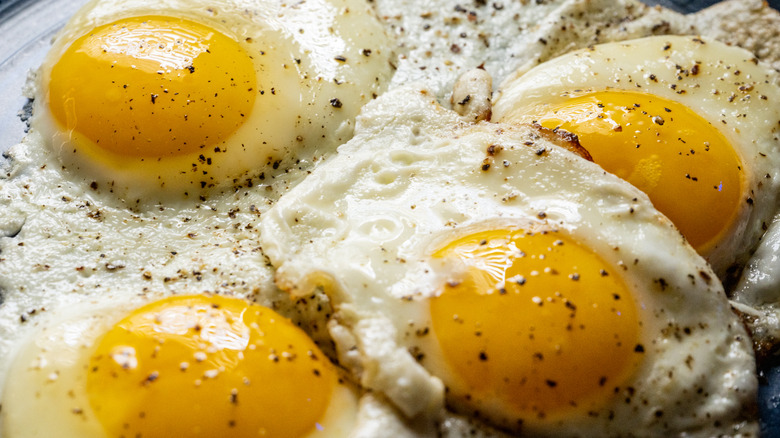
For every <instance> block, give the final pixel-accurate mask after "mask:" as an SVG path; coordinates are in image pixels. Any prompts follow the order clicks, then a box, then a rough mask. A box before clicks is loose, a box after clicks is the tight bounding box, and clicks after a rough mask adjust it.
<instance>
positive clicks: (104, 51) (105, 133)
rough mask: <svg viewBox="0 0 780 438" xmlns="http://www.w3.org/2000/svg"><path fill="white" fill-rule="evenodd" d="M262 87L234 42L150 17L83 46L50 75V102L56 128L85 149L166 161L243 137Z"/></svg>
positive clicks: (100, 32) (86, 39) (115, 27)
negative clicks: (70, 133) (233, 136)
mask: <svg viewBox="0 0 780 438" xmlns="http://www.w3.org/2000/svg"><path fill="white" fill-rule="evenodd" d="M256 82H257V78H256V74H255V68H254V65H253V63H252V60H251V58H250V57H249V55H248V54H247V53H246V52H245V51H244V49H243V48H242V47H241V46H240V45H239V44H238V43H237V42H235V41H234V40H232V39H230V38H228V37H227V36H225V35H224V34H222V33H220V32H218V31H216V30H214V29H212V28H209V27H207V26H204V25H202V24H199V23H195V22H192V21H188V20H182V19H176V18H171V17H160V16H147V17H135V18H127V19H123V20H120V21H117V22H114V23H111V24H107V25H104V26H100V27H97V28H95V29H94V30H93V31H92V32H90V33H89V34H87V35H84V36H82V37H81V38H79V39H78V40H76V41H75V42H74V43H73V44H72V45H71V46H70V47H69V48H68V49H67V50H66V51H65V53H64V54H63V55H62V57H61V58H60V60H59V62H57V64H56V65H55V66H54V67H53V69H52V72H51V79H50V82H49V96H48V98H49V106H50V108H51V111H52V113H53V114H54V117H55V118H56V120H57V121H58V122H59V123H60V124H61V125H62V126H63V127H64V128H65V129H67V130H69V131H75V132H77V133H79V134H81V135H83V136H84V137H85V138H86V139H87V140H88V141H90V142H92V143H93V144H91V145H84V147H90V148H93V149H95V150H96V151H108V152H110V153H113V154H116V155H119V156H127V157H139V158H165V157H171V156H179V155H186V154H192V153H196V152H198V151H199V150H200V149H202V148H206V147H210V146H213V145H216V144H219V143H220V142H222V141H223V140H225V139H226V138H227V137H229V136H230V135H231V134H232V133H233V132H235V131H236V130H237V129H238V128H239V127H240V126H241V125H242V124H243V123H244V121H245V120H246V118H247V117H248V115H249V114H250V111H251V110H252V107H253V106H254V101H255V95H256V92H253V90H254V89H256V87H257V85H256ZM96 153H99V152H96Z"/></svg>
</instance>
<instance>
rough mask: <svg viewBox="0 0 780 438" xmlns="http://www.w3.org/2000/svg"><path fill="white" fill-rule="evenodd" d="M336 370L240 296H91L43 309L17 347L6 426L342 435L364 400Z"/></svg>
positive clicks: (142, 433)
mask: <svg viewBox="0 0 780 438" xmlns="http://www.w3.org/2000/svg"><path fill="white" fill-rule="evenodd" d="M128 308H130V309H133V308H134V310H132V311H128V310H127V309H128ZM339 373H340V371H338V369H337V368H336V367H335V366H334V365H333V364H332V363H331V362H330V361H329V359H328V358H327V356H325V355H324V354H323V353H322V352H321V351H320V350H319V348H318V347H317V346H316V345H315V344H314V342H313V341H312V340H311V339H310V338H309V336H308V335H306V334H305V333H304V332H303V331H302V330H300V329H299V328H298V327H296V326H295V325H294V324H293V323H291V322H290V321H289V320H288V319H286V318H284V317H283V316H281V315H279V314H278V313H276V312H274V311H273V310H271V309H269V308H267V307H263V306H260V305H256V304H251V303H249V302H247V301H245V300H242V299H238V298H226V297H221V296H216V295H212V296H209V295H179V296H171V297H167V298H164V299H160V300H156V301H148V302H145V300H143V299H137V298H136V299H134V300H133V299H129V300H125V302H123V303H122V305H121V306H118V305H117V303H116V302H114V303H110V302H108V301H107V300H95V301H94V302H91V303H82V304H80V305H77V306H74V307H72V308H70V309H60V311H59V312H55V313H54V314H51V315H47V318H46V319H45V323H44V324H42V326H41V327H40V328H39V330H37V331H36V332H35V333H34V334H33V335H32V336H30V338H29V339H28V342H25V343H24V344H23V345H22V346H21V348H20V352H19V354H18V355H17V357H16V359H15V361H14V365H13V367H12V368H11V369H10V373H9V375H8V383H7V386H6V389H5V391H4V394H3V403H2V406H3V412H2V415H3V429H2V432H3V436H6V437H9V438H10V437H55V436H57V437H66V436H67V437H70V436H73V437H80V438H90V437H118V436H128V437H145V438H153V437H184V436H187V437H218V436H232V437H256V436H272V437H301V438H302V437H309V436H318V437H319V436H322V437H336V438H338V437H345V436H348V435H349V434H350V433H352V431H353V430H354V429H355V428H356V427H357V426H356V425H357V423H358V411H359V409H360V408H359V407H358V392H357V391H356V388H354V387H352V386H350V385H349V384H346V383H344V381H343V380H342V378H341V377H340V375H339Z"/></svg>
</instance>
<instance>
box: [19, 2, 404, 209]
mask: <svg viewBox="0 0 780 438" xmlns="http://www.w3.org/2000/svg"><path fill="white" fill-rule="evenodd" d="M391 54H392V50H391V48H390V44H389V39H388V37H387V36H386V35H385V33H384V30H383V29H382V27H381V26H380V24H379V22H378V21H377V20H376V18H375V17H374V16H373V14H372V13H371V11H370V9H369V7H368V6H367V5H365V4H363V3H361V2H358V1H352V0H336V1H326V0H320V1H307V2H301V3H298V4H280V3H276V2H249V1H241V2H226V1H220V2H211V1H196V2H181V1H176V0H168V1H165V2H163V4H162V5H158V4H155V5H154V6H153V7H152V6H150V5H149V4H148V2H144V1H137V0H124V1H119V2H115V1H100V0H95V1H92V2H90V3H89V4H87V5H85V7H84V8H82V9H81V11H80V12H78V13H77V14H76V15H74V16H73V18H72V19H71V20H70V21H69V22H68V24H67V25H66V26H65V28H64V29H63V31H62V33H60V34H59V35H58V37H57V39H56V41H55V44H54V47H53V48H52V49H51V51H50V53H49V55H48V56H47V58H46V60H45V61H44V63H43V65H42V67H41V69H40V72H39V75H38V82H37V94H36V105H35V108H34V117H33V121H32V129H33V131H37V132H38V134H37V135H38V137H37V139H38V140H37V141H39V142H42V143H44V144H45V145H46V147H47V148H48V149H49V150H50V151H52V152H53V153H54V154H55V155H56V156H57V158H58V160H59V161H60V162H61V165H62V167H63V168H64V170H65V171H67V172H69V173H70V174H71V175H72V178H77V179H84V180H85V183H86V184H88V185H89V184H92V185H93V187H98V188H99V189H110V190H111V191H112V192H113V193H114V194H116V195H117V196H119V197H121V198H124V199H126V200H127V201H129V202H133V201H134V200H135V199H139V198H140V199H144V200H145V199H147V198H150V197H151V198H153V199H155V200H159V199H165V198H173V199H178V198H181V197H187V196H195V195H198V194H203V193H208V192H209V191H213V190H212V189H213V188H214V187H218V188H224V187H226V186H231V185H241V184H242V183H244V181H245V180H246V179H247V178H256V177H258V176H261V177H268V176H272V175H274V174H279V173H283V172H284V171H286V170H288V169H290V168H297V167H301V166H303V167H306V166H308V165H310V164H311V162H312V161H315V160H317V159H319V158H320V157H321V156H322V155H323V154H326V153H327V152H329V151H330V150H332V149H333V148H334V147H335V146H336V145H338V144H341V143H343V142H344V141H345V140H347V139H348V138H349V136H350V135H351V132H352V129H353V126H352V123H353V119H354V117H355V115H356V114H357V113H358V111H359V110H360V108H361V107H362V106H363V105H364V104H365V103H366V102H367V101H369V100H371V99H372V98H373V97H375V96H376V95H377V94H379V93H381V92H382V91H383V90H384V88H385V83H386V82H387V81H388V80H389V78H390V77H391V75H392V71H393V69H392V66H391V63H390V62H389V61H390V59H391Z"/></svg>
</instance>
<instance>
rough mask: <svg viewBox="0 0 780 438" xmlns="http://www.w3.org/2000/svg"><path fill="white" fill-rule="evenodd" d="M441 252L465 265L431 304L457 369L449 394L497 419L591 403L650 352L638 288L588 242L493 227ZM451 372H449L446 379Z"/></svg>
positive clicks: (506, 421)
mask: <svg viewBox="0 0 780 438" xmlns="http://www.w3.org/2000/svg"><path fill="white" fill-rule="evenodd" d="M434 256H436V257H441V258H457V259H459V260H461V261H462V263H464V264H465V265H466V267H467V268H466V271H465V273H464V276H463V277H462V278H461V279H459V282H458V283H457V284H448V285H447V286H445V287H444V290H443V291H442V293H441V294H440V295H439V296H437V297H435V298H433V299H432V300H431V303H430V307H431V315H432V321H433V329H434V332H435V334H436V337H437V339H438V341H439V344H440V345H441V348H442V351H443V355H444V358H445V359H446V361H447V363H448V364H449V365H450V367H451V368H452V370H453V371H454V377H452V378H445V382H444V383H445V384H446V385H447V386H448V388H449V391H450V392H449V394H450V397H451V399H450V400H451V401H454V404H455V405H456V406H461V407H462V406H465V408H464V409H465V410H467V411H468V412H473V411H475V410H476V411H479V412H481V413H484V414H486V415H495V414H490V413H491V412H500V413H501V414H500V415H501V417H502V418H500V419H498V420H497V419H496V418H493V420H494V422H496V423H499V425H500V426H502V427H510V428H511V427H513V426H516V425H517V422H518V421H521V422H522V421H528V420H529V419H531V420H533V419H541V418H555V417H556V415H558V414H565V413H566V412H568V411H569V410H571V409H577V407H578V406H579V407H580V408H582V409H588V408H593V406H598V404H599V403H600V402H602V401H606V399H607V398H608V397H612V396H614V391H615V388H616V387H619V386H620V385H621V384H623V383H624V382H625V380H626V379H627V378H628V377H630V376H631V375H632V374H633V373H634V372H635V370H636V368H637V366H638V364H639V362H640V361H641V359H642V356H643V353H642V351H643V346H642V345H641V343H640V326H641V324H640V321H639V317H638V315H637V313H638V312H637V306H636V303H635V301H634V298H633V296H632V293H631V290H630V289H629V288H628V287H627V286H626V285H625V284H624V283H623V281H622V280H621V278H620V277H619V276H618V275H615V274H614V273H613V270H612V267H611V266H609V265H608V264H607V263H606V262H604V261H603V260H602V259H601V258H600V257H599V256H598V255H596V254H595V253H594V252H592V251H591V250H590V249H588V248H585V247H583V246H581V245H579V244H578V243H577V242H575V241H573V240H572V239H570V238H569V237H567V236H565V235H562V234H561V233H558V232H554V231H547V232H537V233H530V232H525V231H522V230H507V229H504V230H501V229H499V230H490V231H484V232H478V233H475V234H471V235H467V236H465V237H462V238H460V239H457V240H455V241H453V242H451V243H449V244H448V245H446V246H445V247H443V248H441V249H440V250H438V251H437V252H436V253H435V254H434ZM447 380H449V381H447Z"/></svg>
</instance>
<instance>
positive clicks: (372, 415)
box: [0, 294, 419, 438]
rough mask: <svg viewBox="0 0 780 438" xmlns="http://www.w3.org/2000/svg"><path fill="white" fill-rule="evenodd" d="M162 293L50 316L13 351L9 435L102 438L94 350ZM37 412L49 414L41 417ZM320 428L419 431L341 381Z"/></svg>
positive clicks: (100, 301) (5, 421) (3, 426)
mask: <svg viewBox="0 0 780 438" xmlns="http://www.w3.org/2000/svg"><path fill="white" fill-rule="evenodd" d="M160 296H162V295H161V294H149V295H148V296H131V295H130V294H126V295H124V296H113V297H112V296H110V295H109V294H106V295H103V296H100V297H95V298H94V299H91V300H85V301H82V302H79V303H77V304H75V305H73V306H71V307H68V308H60V309H58V310H56V311H53V312H47V313H46V314H45V315H44V316H43V317H42V318H40V319H38V320H36V322H35V323H34V324H33V325H34V329H33V330H30V333H29V335H28V336H27V337H26V338H25V339H24V342H23V343H19V344H17V346H16V349H17V350H18V351H15V355H14V357H15V358H14V360H13V362H12V364H11V368H10V369H9V371H10V373H9V374H8V375H7V379H6V380H7V382H6V388H5V391H4V393H3V397H2V398H1V399H0V400H2V405H3V408H4V409H3V412H2V416H0V417H1V418H2V421H0V432H1V433H3V436H7V437H9V438H10V437H20V436H55V435H56V436H61V437H66V436H67V437H70V436H73V437H82V438H85V437H104V436H108V435H107V434H106V432H105V431H104V430H103V427H102V426H101V424H100V422H99V420H98V418H97V416H96V414H95V413H94V412H93V410H92V408H91V406H90V400H89V396H88V393H87V383H86V382H87V375H86V374H87V370H88V368H89V357H90V354H91V353H90V352H91V350H92V349H93V348H94V347H95V344H96V343H97V342H98V341H99V339H100V337H101V336H102V335H103V334H104V333H105V332H106V331H107V330H109V329H110V328H111V326H112V325H113V324H115V323H116V322H117V321H119V320H121V319H122V318H123V317H124V316H125V315H127V313H128V312H129V311H130V310H132V309H134V308H138V307H140V306H142V305H144V304H148V303H150V302H151V300H153V299H154V298H157V297H160ZM40 412H46V415H45V416H43V417H41V416H40V415H38V413H40ZM324 415H325V416H324V417H323V418H322V419H321V420H320V423H321V424H320V427H319V428H318V430H314V431H312V433H310V434H309V435H307V436H309V437H315V436H316V437H323V438H326V437H338V438H341V437H346V436H350V437H362V436H365V437H368V436H376V437H387V438H390V437H413V436H417V433H418V432H419V431H418V430H416V429H414V428H413V426H412V425H410V424H408V423H407V422H405V421H404V420H403V419H402V417H400V416H399V415H397V413H395V412H394V410H393V409H392V408H391V407H390V406H389V405H388V404H387V403H385V402H383V401H382V400H381V399H378V398H377V397H375V396H372V395H371V394H361V393H360V392H359V391H358V389H357V388H356V387H354V385H352V384H350V383H346V382H343V381H342V382H340V383H339V384H338V385H337V387H335V388H334V390H333V395H332V398H331V400H330V403H329V407H328V408H327V411H326V413H325V414H324Z"/></svg>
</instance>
